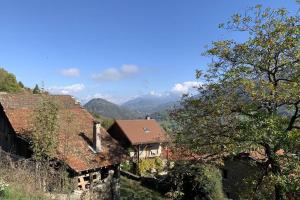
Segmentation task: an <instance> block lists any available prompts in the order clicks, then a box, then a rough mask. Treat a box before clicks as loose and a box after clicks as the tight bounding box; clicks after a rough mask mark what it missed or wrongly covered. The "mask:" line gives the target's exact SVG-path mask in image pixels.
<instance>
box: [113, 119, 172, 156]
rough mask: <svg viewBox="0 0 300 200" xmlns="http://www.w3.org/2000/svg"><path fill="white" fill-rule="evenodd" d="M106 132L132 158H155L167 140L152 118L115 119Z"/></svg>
mask: <svg viewBox="0 0 300 200" xmlns="http://www.w3.org/2000/svg"><path fill="white" fill-rule="evenodd" d="M108 133H109V134H110V135H111V136H112V137H113V138H115V139H116V140H117V141H119V143H120V144H121V145H122V146H123V147H124V148H126V149H128V150H129V154H130V157H131V158H133V159H142V158H155V157H160V156H161V154H162V148H163V144H164V143H166V142H167V141H168V138H167V134H166V132H165V131H164V130H163V129H162V128H161V127H160V125H159V124H158V123H157V122H156V121H155V120H154V119H150V118H149V117H148V118H147V119H138V120H116V122H115V123H114V124H113V125H112V126H111V127H110V128H109V129H108Z"/></svg>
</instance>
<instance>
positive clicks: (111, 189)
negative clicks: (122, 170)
mask: <svg viewBox="0 0 300 200" xmlns="http://www.w3.org/2000/svg"><path fill="white" fill-rule="evenodd" d="M119 199H120V180H119V178H115V177H114V172H113V171H110V172H109V176H108V177H107V178H106V179H105V180H104V181H102V182H101V183H98V184H97V185H95V186H93V187H92V188H91V189H90V190H88V191H85V192H83V194H82V196H81V200H119Z"/></svg>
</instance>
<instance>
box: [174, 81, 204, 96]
mask: <svg viewBox="0 0 300 200" xmlns="http://www.w3.org/2000/svg"><path fill="white" fill-rule="evenodd" d="M199 86H201V82H197V81H186V82H183V83H176V84H175V85H174V86H173V88H172V92H174V93H179V94H187V93H189V92H190V91H192V90H195V89H196V88H198V87H199Z"/></svg>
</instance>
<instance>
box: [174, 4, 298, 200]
mask: <svg viewBox="0 0 300 200" xmlns="http://www.w3.org/2000/svg"><path fill="white" fill-rule="evenodd" d="M220 27H221V28H225V29H226V30H233V31H240V32H243V34H247V35H248V37H249V38H248V39H247V40H246V41H244V42H237V41H234V40H223V41H217V42H213V44H212V46H211V47H210V48H209V49H208V50H207V51H206V53H205V55H207V56H211V57H212V62H211V64H210V66H209V69H208V70H207V72H205V73H203V72H201V71H199V70H198V71H197V72H196V76H197V78H202V80H203V79H204V80H205V83H204V84H203V85H202V86H201V87H199V90H198V91H199V94H198V95H196V96H193V97H189V96H185V97H184V98H183V101H182V107H181V108H179V109H177V110H176V111H175V112H174V113H173V118H174V119H175V120H176V122H177V123H178V125H179V126H180V128H179V130H178V131H177V135H176V139H177V141H178V142H179V143H180V144H181V145H183V146H186V148H189V149H191V150H193V151H195V152H198V153H205V154H207V155H208V156H209V155H214V156H219V157H221V156H222V155H224V154H236V153H239V152H247V151H250V150H255V149H260V150H261V149H263V150H264V152H265V156H266V158H267V161H266V162H265V163H264V173H263V177H262V178H261V179H260V180H257V182H256V184H257V187H256V189H257V190H258V189H259V188H261V187H263V186H264V184H262V183H263V180H269V181H268V184H269V185H271V186H272V187H273V188H274V193H275V199H277V200H279V199H293V198H294V199H296V198H297V197H299V195H300V188H299V184H300V167H299V153H300V151H299V149H300V130H299V129H300V125H299V122H300V111H299V110H300V49H299V48H300V18H299V16H289V15H288V12H287V10H285V9H277V10H272V9H270V8H267V9H262V7H261V6H259V5H258V6H256V7H255V8H252V9H251V10H250V11H247V12H246V14H244V15H241V14H235V15H233V16H232V19H231V20H230V21H229V22H228V23H226V24H221V25H220ZM282 150H284V155H279V154H278V152H279V151H282ZM295 185H297V187H296V186H295ZM253 198H255V197H253ZM256 198H257V197H256Z"/></svg>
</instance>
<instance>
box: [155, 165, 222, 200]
mask: <svg viewBox="0 0 300 200" xmlns="http://www.w3.org/2000/svg"><path fill="white" fill-rule="evenodd" d="M221 179H222V178H221V175H220V172H219V170H218V169H216V168H215V167H213V166H210V165H200V164H193V163H189V162H177V163H175V166H174V168H172V169H171V170H170V171H169V173H168V175H167V176H166V177H164V178H162V180H161V182H162V184H163V185H164V188H167V190H168V191H169V192H167V193H166V196H167V197H168V198H170V199H178V200H179V199H180V200H183V199H195V198H196V199H203V200H206V199H214V200H223V199H225V198H224V194H223V187H222V181H221Z"/></svg>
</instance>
